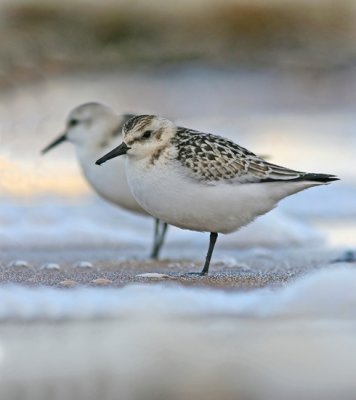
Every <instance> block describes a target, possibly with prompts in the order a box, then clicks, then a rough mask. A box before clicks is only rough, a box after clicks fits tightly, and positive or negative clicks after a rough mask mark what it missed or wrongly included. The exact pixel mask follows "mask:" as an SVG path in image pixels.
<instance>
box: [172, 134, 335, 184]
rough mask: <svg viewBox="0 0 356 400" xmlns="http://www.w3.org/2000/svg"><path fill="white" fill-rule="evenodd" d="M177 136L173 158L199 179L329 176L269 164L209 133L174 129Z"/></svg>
mask: <svg viewBox="0 0 356 400" xmlns="http://www.w3.org/2000/svg"><path fill="white" fill-rule="evenodd" d="M177 139H178V140H176V142H175V144H176V146H177V148H178V154H177V159H178V160H179V161H180V162H181V164H183V165H184V166H186V167H187V168H188V174H189V176H191V177H192V178H194V179H196V180H199V181H201V182H206V183H214V182H222V181H227V182H239V183H259V182H277V181H297V180H317V181H318V180H320V181H321V180H322V179H323V178H325V179H327V177H329V179H328V180H332V179H331V177H333V175H325V174H307V173H305V172H301V171H295V170H292V169H289V168H284V167H281V166H279V165H276V164H272V163H269V162H267V161H265V160H263V159H262V158H261V157H258V156H257V155H256V154H254V153H252V152H251V151H249V150H247V149H245V148H244V147H241V146H239V145H237V144H236V143H234V142H232V141H230V140H228V139H225V138H222V137H220V136H216V135H212V134H206V133H202V132H198V131H193V130H190V129H186V128H178V130H177ZM334 178H335V177H334ZM335 179H336V178H335Z"/></svg>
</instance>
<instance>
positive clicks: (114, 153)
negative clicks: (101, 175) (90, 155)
mask: <svg viewBox="0 0 356 400" xmlns="http://www.w3.org/2000/svg"><path fill="white" fill-rule="evenodd" d="M127 150H130V147H128V146H127V144H126V143H121V144H120V146H117V147H115V149H114V150H111V151H110V152H109V153H108V154H105V156H103V157H101V158H99V160H97V161H96V162H95V164H97V165H101V164H103V163H104V162H105V161H108V160H111V159H112V158H115V157H118V156H122V155H123V154H126V153H127Z"/></svg>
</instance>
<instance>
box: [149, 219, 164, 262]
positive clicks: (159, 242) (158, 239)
mask: <svg viewBox="0 0 356 400" xmlns="http://www.w3.org/2000/svg"><path fill="white" fill-rule="evenodd" d="M161 225H162V229H161V230H160V226H161ZM167 227H168V224H167V223H166V222H161V221H160V220H159V219H157V218H156V219H155V232H154V239H153V247H152V252H151V255H150V257H151V258H152V259H153V260H157V259H158V257H159V253H160V250H161V248H162V246H163V243H164V238H165V236H166V232H167Z"/></svg>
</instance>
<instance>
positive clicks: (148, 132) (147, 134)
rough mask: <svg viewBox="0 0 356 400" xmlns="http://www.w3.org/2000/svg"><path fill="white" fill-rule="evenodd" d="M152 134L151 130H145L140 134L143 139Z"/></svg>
mask: <svg viewBox="0 0 356 400" xmlns="http://www.w3.org/2000/svg"><path fill="white" fill-rule="evenodd" d="M151 135H152V131H145V132H144V133H143V135H142V137H143V138H144V139H149V138H150V137H151Z"/></svg>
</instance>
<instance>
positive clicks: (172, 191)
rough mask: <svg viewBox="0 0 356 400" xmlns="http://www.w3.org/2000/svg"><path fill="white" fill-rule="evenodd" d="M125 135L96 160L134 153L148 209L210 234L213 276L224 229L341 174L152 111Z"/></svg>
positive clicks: (132, 179) (131, 158)
mask: <svg viewBox="0 0 356 400" xmlns="http://www.w3.org/2000/svg"><path fill="white" fill-rule="evenodd" d="M123 133H124V138H123V143H122V144H121V145H119V146H118V147H116V148H115V149H114V150H112V151H111V152H109V153H108V154H106V155H105V156H103V157H101V158H100V159H99V160H98V161H97V164H99V165H100V164H102V163H103V162H105V161H107V160H110V159H111V158H114V157H116V156H120V155H123V154H127V157H126V171H127V177H128V182H129V185H130V187H131V190H132V193H133V195H134V196H135V198H136V200H137V201H138V202H139V204H141V206H142V207H143V208H144V209H145V210H147V212H149V213H150V214H151V215H154V216H155V217H156V218H159V219H160V220H162V221H165V222H167V223H168V224H171V225H175V226H177V227H179V228H183V229H190V230H194V231H203V232H210V244H209V249H208V253H207V256H206V260H205V264H204V267H203V270H202V271H201V273H200V274H201V275H205V274H207V273H208V270H209V264H210V259H211V256H212V253H213V250H214V246H215V242H216V239H217V236H218V233H230V232H233V231H235V230H237V229H238V228H240V227H242V226H244V225H246V224H248V223H249V222H251V221H253V220H254V219H255V218H256V217H257V216H259V215H262V214H265V213H267V212H268V211H270V210H271V209H272V208H274V207H275V206H276V205H277V203H278V201H279V200H281V199H283V198H284V197H287V196H289V195H291V194H293V193H296V192H299V191H301V190H304V189H306V188H308V187H311V186H316V185H321V184H326V183H328V182H331V181H334V180H337V179H338V178H337V177H336V176H334V175H326V174H314V173H306V172H300V171H294V170H291V169H288V168H284V167H281V166H279V165H275V164H271V163H269V162H267V161H265V160H263V159H262V158H260V157H258V156H256V155H255V154H254V153H252V152H250V151H249V150H246V149H245V148H243V147H240V146H239V145H237V144H236V143H234V142H232V141H230V140H228V139H225V138H223V137H220V136H216V135H212V134H209V133H203V132H199V131H195V130H192V129H187V128H182V127H177V126H175V125H174V124H173V123H172V122H171V121H169V120H167V119H165V118H160V117H157V116H153V115H140V116H136V117H133V118H131V119H130V120H128V121H127V122H126V123H125V124H124V126H123Z"/></svg>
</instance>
